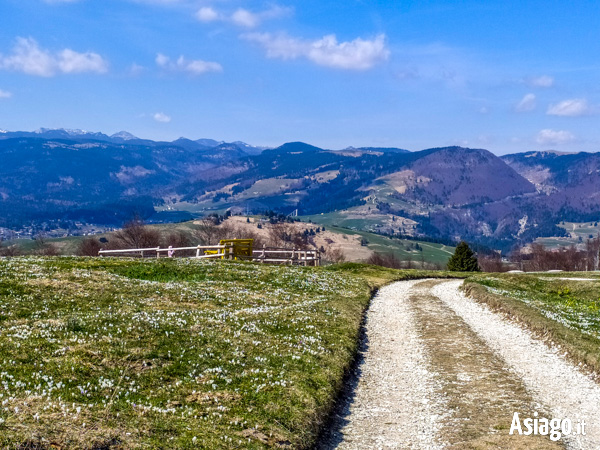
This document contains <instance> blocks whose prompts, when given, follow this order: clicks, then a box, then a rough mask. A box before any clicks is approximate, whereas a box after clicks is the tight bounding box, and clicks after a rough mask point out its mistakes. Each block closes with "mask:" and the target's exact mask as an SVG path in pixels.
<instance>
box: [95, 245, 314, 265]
mask: <svg viewBox="0 0 600 450" xmlns="http://www.w3.org/2000/svg"><path fill="white" fill-rule="evenodd" d="M193 250H195V252H196V255H195V256H192V258H198V259H245V260H251V261H254V262H260V263H268V264H288V265H301V266H320V265H321V253H320V252H319V251H318V250H297V249H286V248H267V247H263V248H262V249H260V250H252V257H249V255H236V254H235V252H234V246H233V245H232V244H225V245H197V246H195V247H165V248H161V247H150V248H128V249H119V250H100V251H99V252H98V255H99V256H138V257H141V258H147V257H155V256H156V258H160V257H161V254H164V256H163V257H169V258H172V257H180V256H181V252H184V251H185V252H189V251H193ZM177 252H179V254H177Z"/></svg>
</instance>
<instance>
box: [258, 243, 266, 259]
mask: <svg viewBox="0 0 600 450" xmlns="http://www.w3.org/2000/svg"><path fill="white" fill-rule="evenodd" d="M266 248H267V244H263V248H262V253H261V255H260V262H261V263H264V262H265V249H266Z"/></svg>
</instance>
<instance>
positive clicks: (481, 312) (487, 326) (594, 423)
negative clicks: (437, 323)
mask: <svg viewBox="0 0 600 450" xmlns="http://www.w3.org/2000/svg"><path fill="white" fill-rule="evenodd" d="M461 283H462V281H449V282H445V283H441V284H439V285H437V286H435V287H434V288H433V289H432V294H433V295H435V296H437V297H439V298H440V299H441V300H442V301H444V303H446V304H447V305H448V306H449V307H450V308H452V310H454V312H455V313H456V314H458V315H459V316H460V317H462V319H463V320H464V321H465V322H466V323H467V324H468V325H469V326H470V327H471V328H472V329H473V330H475V332H477V333H478V334H479V335H480V336H481V337H482V338H483V339H484V340H485V341H486V342H487V344H488V345H489V346H490V347H491V348H492V349H493V350H494V351H496V352H497V353H498V354H499V355H500V356H501V357H502V358H503V359H504V360H505V361H506V363H507V364H508V365H509V366H510V367H511V368H512V370H514V371H515V372H516V373H517V374H518V375H519V376H520V377H521V378H522V379H523V381H524V383H525V385H526V386H527V387H528V389H529V390H530V391H531V392H532V395H533V397H534V398H535V399H536V400H537V401H539V402H540V403H542V404H544V405H546V406H547V407H549V408H550V409H551V410H552V413H553V417H554V418H561V419H563V418H569V419H571V420H572V421H573V423H576V422H577V421H579V420H581V419H583V420H585V421H586V424H587V427H586V436H581V435H580V436H576V437H574V436H571V437H569V438H564V440H563V442H565V443H566V444H567V447H568V448H573V449H600V414H599V412H600V386H598V385H597V384H596V383H594V382H593V381H592V380H591V379H590V378H589V377H587V376H586V375H584V374H582V373H581V372H579V371H578V370H577V369H576V368H575V367H574V366H573V365H572V364H570V363H569V362H568V361H566V359H565V358H564V357H563V356H562V355H560V354H559V352H558V350H557V349H549V348H548V347H547V346H546V345H545V344H544V343H543V342H541V341H539V340H537V339H535V338H533V337H532V335H531V333H529V332H528V331H527V330H524V329H523V328H521V327H520V326H518V325H515V324H513V323H510V322H508V321H506V320H505V319H504V318H502V317H501V316H500V315H499V314H497V313H494V312H492V311H491V310H490V309H489V308H487V307H486V306H484V305H480V304H478V303H476V302H474V301H473V300H471V299H469V298H467V297H466V296H465V295H464V294H462V293H461V292H460V291H459V290H458V287H459V286H460V284H461Z"/></svg>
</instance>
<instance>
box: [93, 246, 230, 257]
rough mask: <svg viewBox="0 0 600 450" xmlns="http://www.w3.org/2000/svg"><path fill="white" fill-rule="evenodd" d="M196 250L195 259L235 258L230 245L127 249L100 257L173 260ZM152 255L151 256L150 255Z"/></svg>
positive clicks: (101, 251)
mask: <svg viewBox="0 0 600 450" xmlns="http://www.w3.org/2000/svg"><path fill="white" fill-rule="evenodd" d="M190 250H195V251H196V256H195V258H205V259H210V258H212V259H223V258H232V257H233V247H232V246H230V245H197V246H195V247H165V248H160V247H151V248H127V249H120V250H100V251H99V252H98V255H99V256H119V255H120V254H125V255H127V254H128V253H132V254H133V255H134V256H135V255H136V254H138V255H139V256H140V257H142V258H145V257H147V256H154V254H156V257H157V258H160V254H161V253H166V255H165V256H167V257H169V258H171V257H173V256H175V253H176V252H177V251H179V252H181V251H190ZM205 250H206V251H208V252H210V253H209V254H205ZM149 253H150V255H148V254H149Z"/></svg>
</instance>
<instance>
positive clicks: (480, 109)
mask: <svg viewBox="0 0 600 450" xmlns="http://www.w3.org/2000/svg"><path fill="white" fill-rule="evenodd" d="M489 112H490V108H488V107H487V106H482V107H481V108H479V114H488V113H489Z"/></svg>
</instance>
